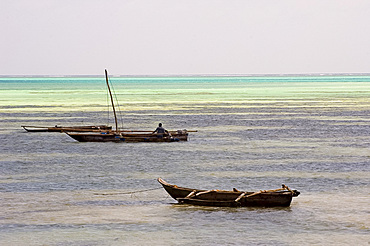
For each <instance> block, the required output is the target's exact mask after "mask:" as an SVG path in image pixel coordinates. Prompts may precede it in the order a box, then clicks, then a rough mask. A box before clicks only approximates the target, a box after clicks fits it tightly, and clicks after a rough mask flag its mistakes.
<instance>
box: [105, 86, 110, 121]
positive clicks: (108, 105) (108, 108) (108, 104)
mask: <svg viewBox="0 0 370 246" xmlns="http://www.w3.org/2000/svg"><path fill="white" fill-rule="evenodd" d="M106 95H107V125H108V126H109V111H110V102H109V92H108V89H107V94H106Z"/></svg>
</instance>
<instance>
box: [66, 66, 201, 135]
mask: <svg viewBox="0 0 370 246" xmlns="http://www.w3.org/2000/svg"><path fill="white" fill-rule="evenodd" d="M105 80H106V84H107V88H108V92H109V95H110V100H111V104H112V109H113V115H114V120H115V127H116V128H115V130H109V131H102V132H93V131H90V132H88V133H87V132H85V133H74V132H75V131H73V132H68V131H66V134H68V136H70V137H71V138H73V139H75V140H77V141H79V142H178V141H187V140H188V132H196V131H188V130H177V131H169V134H165V135H163V134H153V133H152V131H141V130H120V129H118V120H117V114H116V109H115V107H114V100H113V96H112V92H111V89H110V86H109V81H108V72H107V70H105Z"/></svg>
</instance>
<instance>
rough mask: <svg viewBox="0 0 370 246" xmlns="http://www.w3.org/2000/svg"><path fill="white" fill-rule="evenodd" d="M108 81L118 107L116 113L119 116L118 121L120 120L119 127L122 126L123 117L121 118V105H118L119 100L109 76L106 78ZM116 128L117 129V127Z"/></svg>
mask: <svg viewBox="0 0 370 246" xmlns="http://www.w3.org/2000/svg"><path fill="white" fill-rule="evenodd" d="M108 81H109V84H110V87H111V89H112V91H113V95H114V99H115V101H116V106H117V108H118V113H119V117H120V121H121V128H123V118H122V111H121V107H120V104H119V101H118V99H117V94H116V91H115V90H114V86H113V84H112V82H111V80H110V78H108ZM117 130H118V129H117Z"/></svg>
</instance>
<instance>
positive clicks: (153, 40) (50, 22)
mask: <svg viewBox="0 0 370 246" xmlns="http://www.w3.org/2000/svg"><path fill="white" fill-rule="evenodd" d="M0 6H1V7H0V32H1V33H0V35H1V36H0V44H1V45H0V76H1V75H103V74H104V69H105V68H107V69H108V71H109V72H110V74H115V75H148V74H150V75H178V74H282V73H369V72H370V69H369V68H370V1H369V0H141V1H139V0H1V5H0Z"/></svg>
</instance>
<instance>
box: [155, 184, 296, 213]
mask: <svg viewBox="0 0 370 246" xmlns="http://www.w3.org/2000/svg"><path fill="white" fill-rule="evenodd" d="M158 182H159V183H160V184H161V185H162V186H163V188H164V189H165V190H166V191H167V193H168V194H169V195H170V196H171V197H172V198H174V199H176V200H177V201H178V202H179V203H183V204H192V205H198V206H214V207H289V206H290V203H291V201H292V198H293V197H296V196H298V195H299V194H300V192H299V191H297V190H291V189H290V188H288V187H287V186H285V185H283V186H282V188H279V189H275V190H261V191H257V192H246V191H238V190H236V189H235V188H234V190H232V191H225V190H198V189H191V188H184V187H178V186H176V185H172V184H169V183H167V182H166V181H164V180H163V179H161V178H158Z"/></svg>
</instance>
